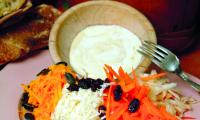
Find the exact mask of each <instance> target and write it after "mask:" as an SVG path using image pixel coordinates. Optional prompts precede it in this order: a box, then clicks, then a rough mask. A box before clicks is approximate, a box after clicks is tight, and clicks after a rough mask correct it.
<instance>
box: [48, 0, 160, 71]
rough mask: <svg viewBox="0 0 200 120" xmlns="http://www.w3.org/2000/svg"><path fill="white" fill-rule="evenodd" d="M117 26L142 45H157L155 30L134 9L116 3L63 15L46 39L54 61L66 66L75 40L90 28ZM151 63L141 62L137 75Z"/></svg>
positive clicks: (88, 5)
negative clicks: (150, 43) (126, 30)
mask: <svg viewBox="0 0 200 120" xmlns="http://www.w3.org/2000/svg"><path fill="white" fill-rule="evenodd" d="M113 24H114V25H120V26H122V27H125V28H127V29H128V30H130V31H131V32H133V33H135V34H136V35H137V36H138V37H139V38H140V40H141V41H144V40H146V41H152V42H154V43H156V42H157V39H156V35H155V31H154V28H153V27H152V25H151V23H150V22H149V21H148V19H147V18H146V17H145V16H144V15H143V14H142V13H140V12H139V11H137V10H136V9H134V8H132V7H130V6H128V5H125V4H123V3H119V2H116V1H89V2H84V3H82V4H78V5H76V6H74V7H72V8H70V9H68V10H67V11H65V12H64V13H63V14H62V15H61V16H60V17H59V18H58V19H57V21H56V22H55V24H54V26H53V28H52V30H51V33H50V39H49V48H50V53H51V56H52V59H53V61H54V62H55V63H56V62H59V61H66V62H68V63H69V51H70V46H71V43H72V41H73V39H74V37H75V36H76V35H77V34H78V33H79V32H80V31H81V30H82V29H84V28H86V27H87V26H91V25H113ZM149 64H150V60H149V59H146V58H143V59H142V61H141V64H140V65H139V66H138V68H137V71H144V70H146V68H147V67H148V66H149Z"/></svg>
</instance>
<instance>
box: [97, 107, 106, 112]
mask: <svg viewBox="0 0 200 120" xmlns="http://www.w3.org/2000/svg"><path fill="white" fill-rule="evenodd" d="M100 111H106V107H105V106H104V105H101V106H99V108H98V112H99V113H100Z"/></svg>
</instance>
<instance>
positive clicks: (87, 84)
mask: <svg viewBox="0 0 200 120" xmlns="http://www.w3.org/2000/svg"><path fill="white" fill-rule="evenodd" d="M91 82H92V80H91V79H90V78H87V79H81V80H79V82H78V86H79V87H80V88H82V89H89V88H90V87H91Z"/></svg>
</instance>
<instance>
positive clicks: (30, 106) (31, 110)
mask: <svg viewBox="0 0 200 120" xmlns="http://www.w3.org/2000/svg"><path fill="white" fill-rule="evenodd" d="M22 106H23V107H24V108H25V109H26V110H28V111H30V112H33V109H34V108H35V106H34V105H32V104H29V103H22Z"/></svg>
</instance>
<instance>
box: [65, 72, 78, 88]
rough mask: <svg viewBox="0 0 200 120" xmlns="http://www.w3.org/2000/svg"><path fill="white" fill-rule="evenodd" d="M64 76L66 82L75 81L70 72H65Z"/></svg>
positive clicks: (73, 82) (72, 82) (71, 82)
mask: <svg viewBox="0 0 200 120" xmlns="http://www.w3.org/2000/svg"><path fill="white" fill-rule="evenodd" d="M65 78H66V79H67V82H68V83H69V84H70V85H71V84H75V83H76V79H75V78H74V77H73V75H72V74H71V73H65Z"/></svg>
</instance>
